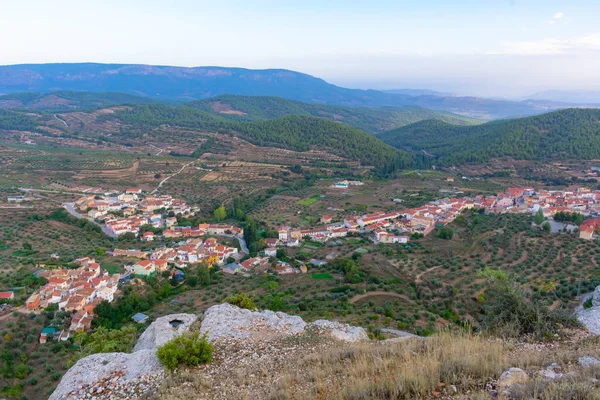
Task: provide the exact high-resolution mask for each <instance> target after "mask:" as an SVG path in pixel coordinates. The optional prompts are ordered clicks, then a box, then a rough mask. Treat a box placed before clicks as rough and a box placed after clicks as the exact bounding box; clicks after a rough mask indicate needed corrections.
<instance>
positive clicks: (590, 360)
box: [577, 356, 600, 368]
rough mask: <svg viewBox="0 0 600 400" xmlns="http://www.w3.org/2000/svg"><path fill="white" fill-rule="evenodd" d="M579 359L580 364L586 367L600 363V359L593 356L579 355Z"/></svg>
mask: <svg viewBox="0 0 600 400" xmlns="http://www.w3.org/2000/svg"><path fill="white" fill-rule="evenodd" d="M577 361H579V365H581V366H582V367H584V368H589V367H595V366H598V365H600V361H598V360H597V359H595V358H594V357H591V356H583V357H579V359H578V360H577Z"/></svg>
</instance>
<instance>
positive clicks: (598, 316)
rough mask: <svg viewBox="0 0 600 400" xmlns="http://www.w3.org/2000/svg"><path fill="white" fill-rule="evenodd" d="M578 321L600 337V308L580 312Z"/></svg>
mask: <svg viewBox="0 0 600 400" xmlns="http://www.w3.org/2000/svg"><path fill="white" fill-rule="evenodd" d="M594 293H595V292H594ZM577 320H578V321H579V322H580V323H581V324H582V325H583V326H585V327H586V328H587V330H589V331H590V332H592V333H593V334H595V335H600V307H592V308H588V309H587V310H581V311H579V312H578V313H577Z"/></svg>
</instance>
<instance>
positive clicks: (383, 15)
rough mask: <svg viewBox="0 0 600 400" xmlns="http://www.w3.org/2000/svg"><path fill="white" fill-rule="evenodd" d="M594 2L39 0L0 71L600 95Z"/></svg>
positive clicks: (19, 23) (26, 9)
mask: <svg viewBox="0 0 600 400" xmlns="http://www.w3.org/2000/svg"><path fill="white" fill-rule="evenodd" d="M599 13H600V3H599V2H592V1H591V0H576V1H572V2H568V3H567V2H565V1H560V0H548V1H541V0H529V1H518V0H512V1H509V0H490V1H489V2H486V3H485V4H481V2H478V1H475V0H457V1H455V2H454V3H452V4H447V2H444V1H442V0H425V1H420V2H414V1H392V0H376V1H372V2H369V4H364V2H361V1H341V0H333V1H330V2H328V3H327V4H321V3H320V2H317V1H312V0H311V1H303V2H295V1H291V2H285V4H281V2H275V1H269V0H259V1H253V2H252V4H251V5H249V4H247V2H242V1H239V0H231V1H228V2H226V3H220V4H214V2H205V1H191V0H181V1H179V2H177V3H176V4H175V5H170V6H167V5H165V4H164V2H161V1H158V0H149V1H141V0H129V1H119V2H118V1H115V0H107V1H102V2H100V1H95V0H94V1H89V2H85V3H81V2H75V1H73V0H59V1H56V2H54V3H51V4H50V3H46V2H43V1H41V0H33V1H30V2H24V3H18V4H11V5H10V7H5V10H3V14H2V16H0V34H2V36H3V37H5V38H10V40H3V41H2V43H0V64H3V65H12V64H27V63H58V62H101V63H120V64H151V65H174V66H184V67H191V66H207V65H214V66H227V67H241V68H249V69H267V68H283V69H290V70H294V71H298V72H303V73H307V74H310V75H313V76H316V77H319V78H322V79H324V80H326V81H328V82H330V83H333V84H336V85H339V86H344V87H349V88H361V89H379V90H384V89H403V88H415V89H431V90H436V91H442V92H452V93H457V94H463V95H481V96H488V97H506V98H519V97H523V96H527V95H530V94H533V93H536V92H539V91H545V90H577V91H591V90H600V79H598V78H600V27H598V24H597V21H596V16H597V15H599Z"/></svg>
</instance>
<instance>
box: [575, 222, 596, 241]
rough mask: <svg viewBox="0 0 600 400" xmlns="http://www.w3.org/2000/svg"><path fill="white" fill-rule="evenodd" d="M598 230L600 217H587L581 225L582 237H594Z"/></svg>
mask: <svg viewBox="0 0 600 400" xmlns="http://www.w3.org/2000/svg"><path fill="white" fill-rule="evenodd" d="M598 230H600V219H598V218H592V219H586V220H585V221H583V222H582V223H581V226H580V227H579V237H580V238H581V239H586V240H591V239H593V238H594V234H595V233H596V231H598Z"/></svg>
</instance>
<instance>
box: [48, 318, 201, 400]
mask: <svg viewBox="0 0 600 400" xmlns="http://www.w3.org/2000/svg"><path fill="white" fill-rule="evenodd" d="M197 319H198V317H197V316H196V315H193V314H171V315H167V316H164V317H161V318H158V319H157V320H156V321H154V322H153V323H152V324H150V326H149V327H148V328H146V330H145V331H144V333H142V335H141V336H140V338H139V339H138V341H137V343H136V345H135V347H134V349H133V353H131V354H128V353H99V354H92V355H91V356H87V357H84V358H82V359H81V360H79V361H77V363H76V364H75V365H74V366H73V367H71V369H69V370H68V371H67V372H66V374H65V375H64V376H63V377H62V379H61V381H60V383H59V384H58V386H57V388H56V390H55V391H54V393H52V395H51V396H50V399H52V400H59V399H60V400H63V399H69V400H70V399H81V398H85V397H86V396H87V395H88V394H89V393H90V391H94V393H96V391H103V390H105V389H106V390H108V391H110V390H111V388H112V389H113V390H114V388H116V387H119V388H121V389H122V390H123V391H124V392H123V395H122V396H118V395H117V394H114V395H113V397H111V398H123V399H127V398H131V396H130V394H129V393H127V388H128V387H136V386H138V387H140V388H142V389H141V390H144V388H145V390H147V389H148V388H149V384H148V382H149V381H158V379H154V378H157V377H159V376H161V375H162V374H163V373H164V368H163V366H162V364H161V363H160V361H159V360H158V358H157V357H156V350H157V349H158V347H159V346H162V345H163V344H165V343H166V342H168V341H169V340H171V339H173V338H174V337H176V336H178V335H181V334H182V333H183V332H185V331H187V330H189V329H190V325H192V324H193V323H194V321H196V320H197ZM121 389H120V390H121Z"/></svg>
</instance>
